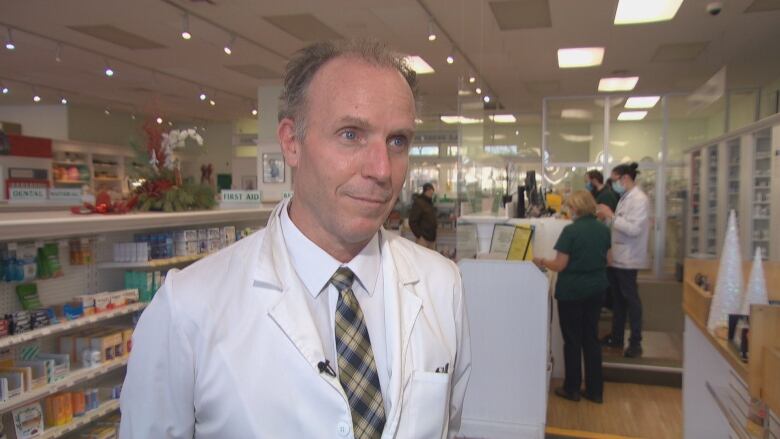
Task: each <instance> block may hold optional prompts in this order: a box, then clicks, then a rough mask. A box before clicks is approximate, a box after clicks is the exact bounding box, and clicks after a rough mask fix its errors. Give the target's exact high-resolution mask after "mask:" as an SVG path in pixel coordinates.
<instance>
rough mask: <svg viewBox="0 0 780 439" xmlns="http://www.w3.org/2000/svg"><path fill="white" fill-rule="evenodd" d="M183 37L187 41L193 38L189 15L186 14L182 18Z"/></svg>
mask: <svg viewBox="0 0 780 439" xmlns="http://www.w3.org/2000/svg"><path fill="white" fill-rule="evenodd" d="M181 37H182V38H183V39H185V40H189V39H190V38H192V34H191V33H190V16H189V14H184V15H182V17H181Z"/></svg>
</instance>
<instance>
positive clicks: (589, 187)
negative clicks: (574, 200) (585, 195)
mask: <svg viewBox="0 0 780 439" xmlns="http://www.w3.org/2000/svg"><path fill="white" fill-rule="evenodd" d="M585 189H587V191H588V192H593V183H591V182H589V181H587V182H585Z"/></svg>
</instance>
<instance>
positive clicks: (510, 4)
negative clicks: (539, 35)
mask: <svg viewBox="0 0 780 439" xmlns="http://www.w3.org/2000/svg"><path fill="white" fill-rule="evenodd" d="M490 9H491V10H492V11H493V16H494V17H495V18H496V22H497V23H498V27H499V28H500V29H501V30H518V29H536V28H540V27H551V26H552V20H551V18H550V3H549V2H548V0H502V1H492V2H490Z"/></svg>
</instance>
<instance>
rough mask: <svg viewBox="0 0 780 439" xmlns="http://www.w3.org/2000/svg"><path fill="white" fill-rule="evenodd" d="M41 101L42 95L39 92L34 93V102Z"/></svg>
mask: <svg viewBox="0 0 780 439" xmlns="http://www.w3.org/2000/svg"><path fill="white" fill-rule="evenodd" d="M40 101H41V97H40V96H38V95H37V94H36V95H33V102H40Z"/></svg>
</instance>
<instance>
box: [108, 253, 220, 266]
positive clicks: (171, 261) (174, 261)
mask: <svg viewBox="0 0 780 439" xmlns="http://www.w3.org/2000/svg"><path fill="white" fill-rule="evenodd" d="M210 254H211V253H202V254H199V255H193V256H176V257H175V258H167V259H152V260H150V261H143V262H100V263H98V264H97V268H162V267H174V266H176V265H183V264H188V263H190V262H195V261H197V260H198V259H202V258H205V257H206V256H208V255H210Z"/></svg>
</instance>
